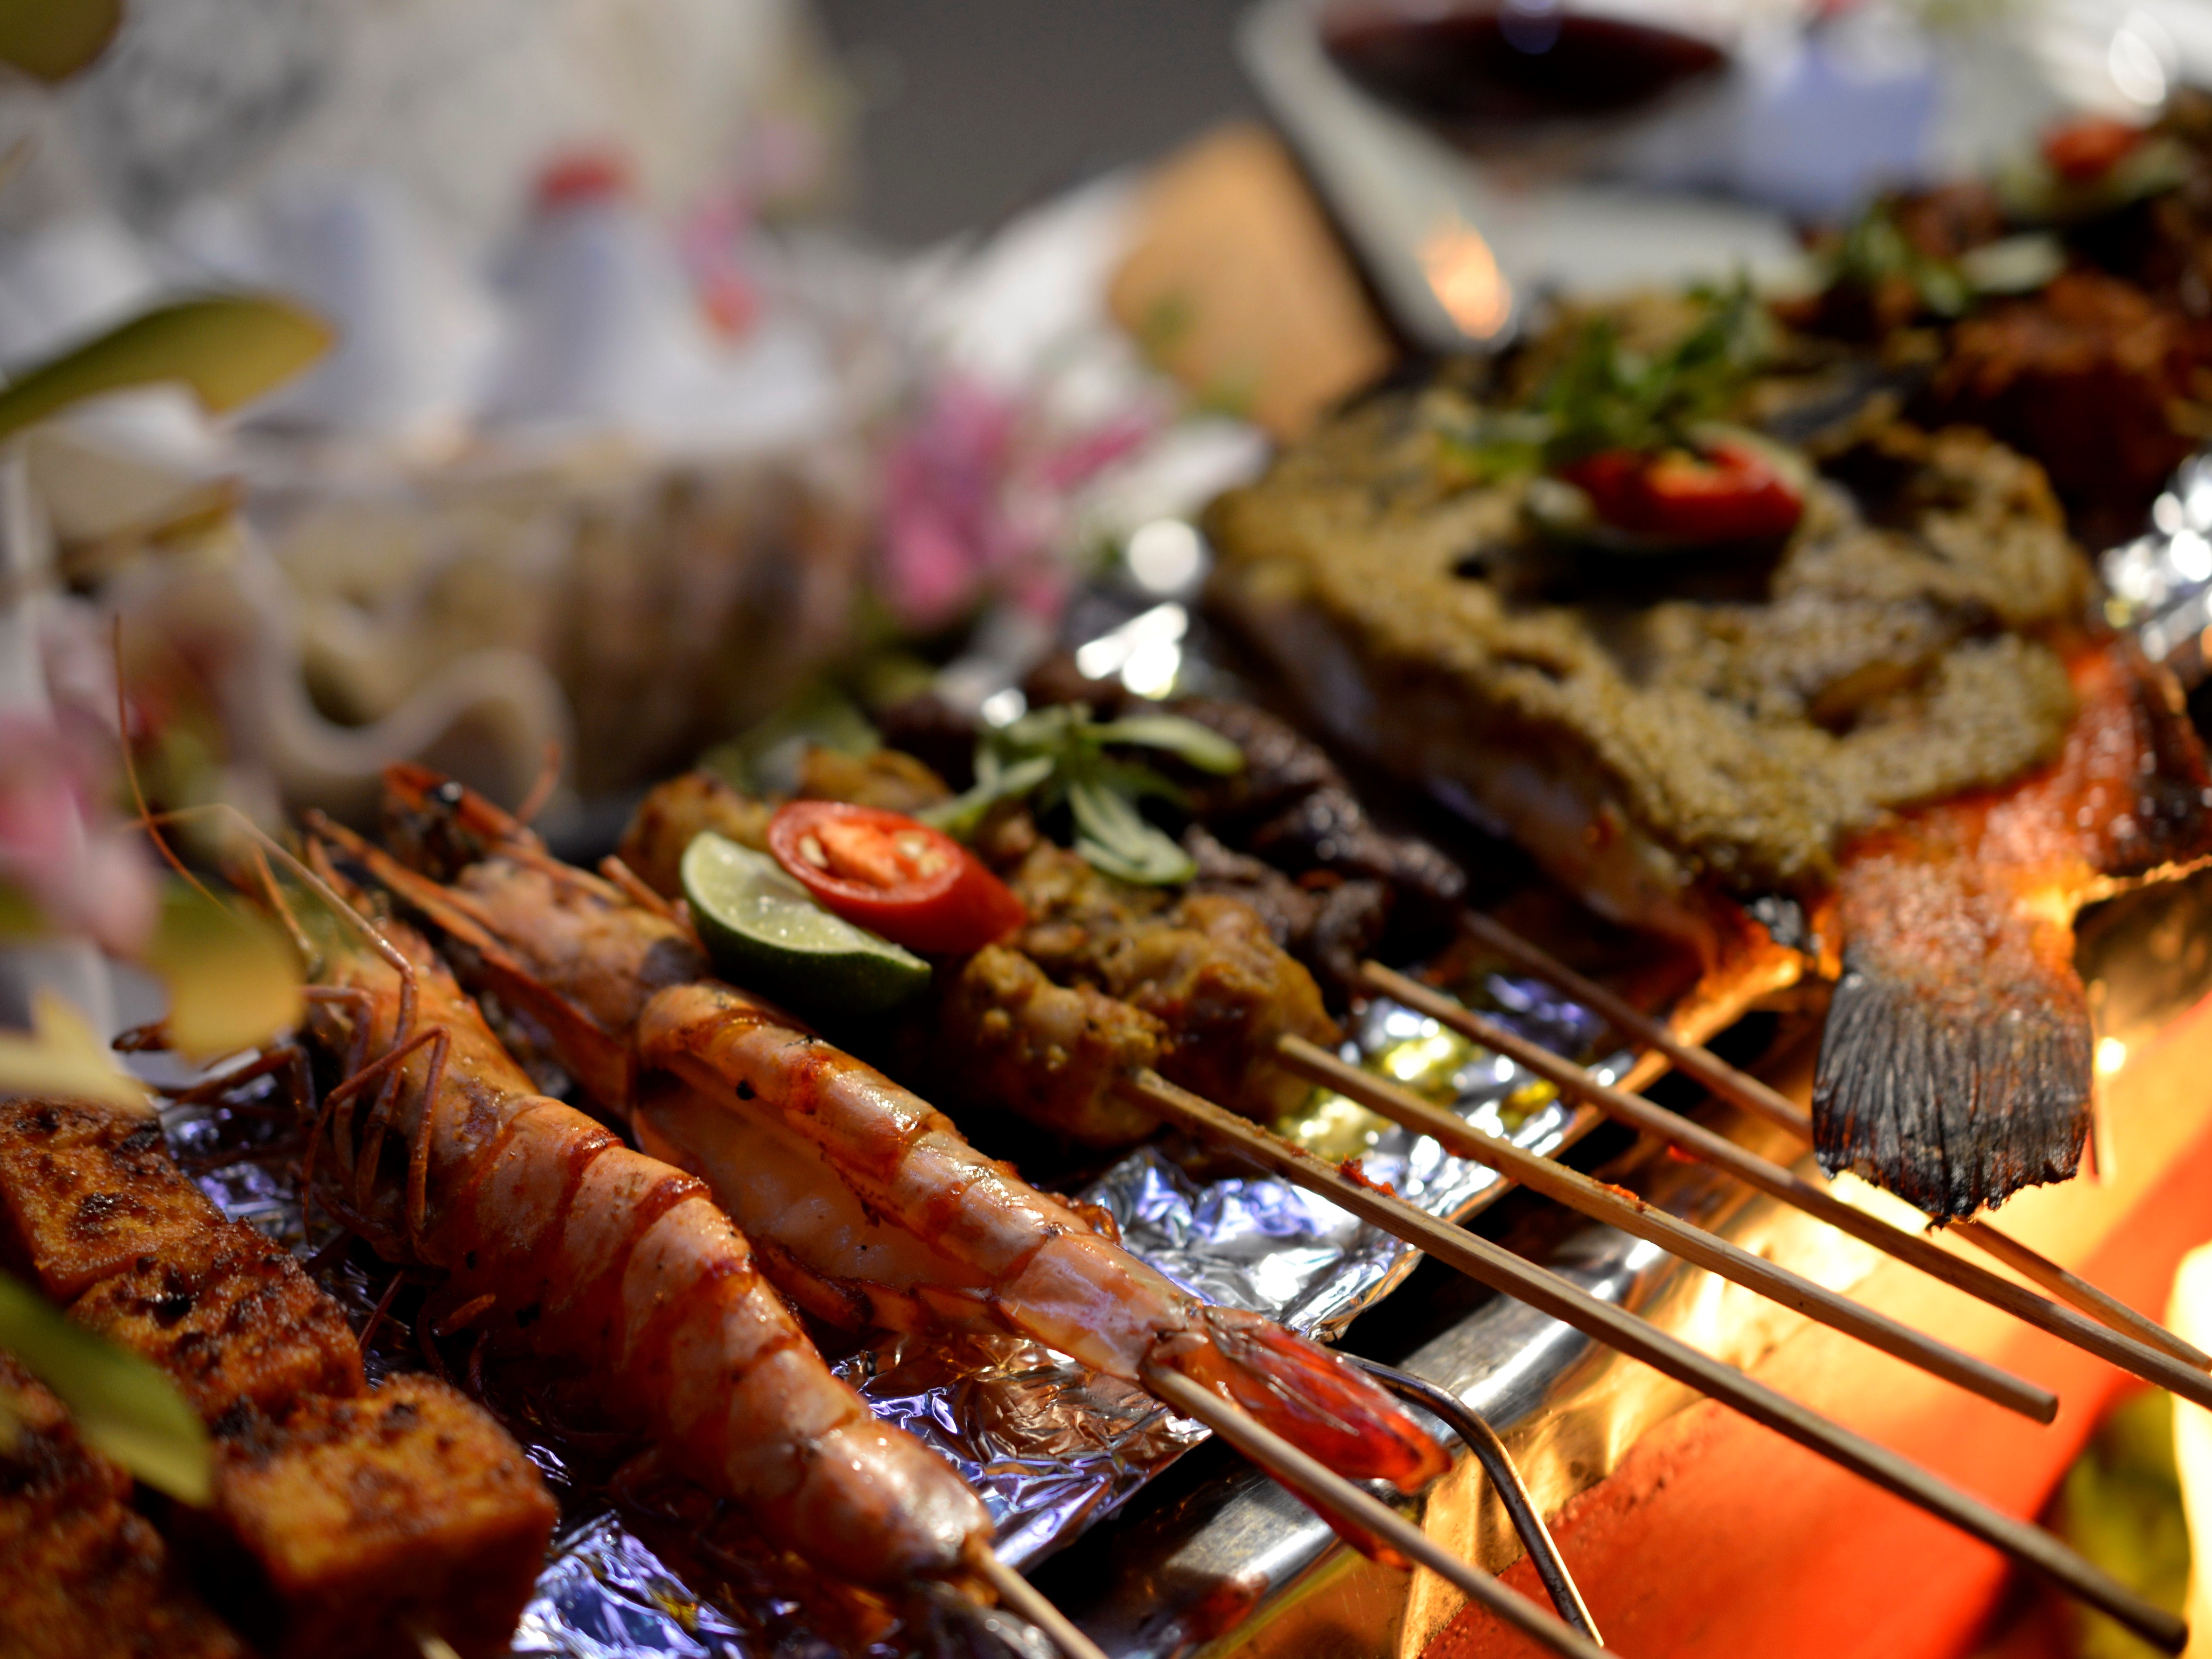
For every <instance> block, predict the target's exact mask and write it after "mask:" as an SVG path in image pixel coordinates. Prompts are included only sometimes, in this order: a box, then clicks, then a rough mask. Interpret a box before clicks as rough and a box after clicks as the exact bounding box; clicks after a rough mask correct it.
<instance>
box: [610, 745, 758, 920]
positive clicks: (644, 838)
mask: <svg viewBox="0 0 2212 1659" xmlns="http://www.w3.org/2000/svg"><path fill="white" fill-rule="evenodd" d="M774 816H775V808H774V807H772V806H770V805H769V804H768V803H767V802H766V801H761V800H755V799H753V798H752V797H751V796H750V795H744V794H740V793H738V791H736V790H735V789H732V788H731V787H730V786H729V785H728V784H726V783H725V782H723V781H721V779H720V778H718V777H716V776H714V774H713V773H711V772H686V773H684V774H683V775H680V776H678V777H673V778H671V779H669V780H668V781H667V782H665V783H664V784H661V785H659V787H656V788H655V789H654V790H653V792H652V793H650V794H648V795H647V796H646V798H645V799H644V801H643V802H642V803H641V804H640V805H639V807H638V809H637V812H636V815H635V817H632V818H631V819H630V821H629V828H628V829H625V830H624V831H623V838H622V844H621V846H619V847H618V848H616V849H615V855H616V856H617V858H619V859H621V860H622V861H623V863H624V864H627V865H628V866H629V867H630V868H631V869H632V870H633V871H635V872H636V874H637V878H638V879H639V880H641V881H642V882H643V883H645V884H646V885H647V886H648V887H650V888H652V889H653V891H654V892H656V893H663V894H665V895H667V896H670V897H671V898H673V897H675V896H678V894H680V893H682V892H683V890H684V880H683V877H682V876H681V875H680V874H679V873H678V867H679V866H681V865H682V863H683V861H684V848H687V847H689V846H690V844H691V837H692V836H696V835H697V834H698V833H699V832H700V831H701V830H702V829H712V830H713V831H714V833H715V834H717V835H719V836H726V837H727V838H728V839H729V840H731V841H733V842H738V844H739V845H740V846H744V847H750V848H753V849H754V850H755V851H756V852H762V853H765V852H766V851H768V821H769V818H770V817H774Z"/></svg>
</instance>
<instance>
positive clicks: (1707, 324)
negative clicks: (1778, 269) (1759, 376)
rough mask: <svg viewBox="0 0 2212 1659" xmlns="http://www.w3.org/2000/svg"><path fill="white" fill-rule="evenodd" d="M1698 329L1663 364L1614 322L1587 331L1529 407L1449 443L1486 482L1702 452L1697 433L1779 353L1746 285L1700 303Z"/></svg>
mask: <svg viewBox="0 0 2212 1659" xmlns="http://www.w3.org/2000/svg"><path fill="white" fill-rule="evenodd" d="M1700 297H1701V298H1702V299H1703V300H1704V301H1705V316H1704V317H1703V318H1702V319H1699V323H1698V325H1697V326H1696V327H1694V328H1692V329H1691V330H1690V331H1688V332H1687V333H1686V334H1685V335H1683V336H1682V337H1681V338H1680V339H1679V340H1677V341H1675V343H1674V344H1673V345H1671V346H1669V347H1668V349H1666V350H1664V351H1662V352H1660V353H1658V354H1657V355H1656V356H1645V355H1644V354H1643V353H1641V352H1636V351H1632V350H1630V349H1628V348H1627V347H1626V346H1625V345H1623V344H1622V343H1621V339H1620V326H1619V325H1618V324H1617V323H1616V322H1614V320H1613V319H1611V318H1608V317H1600V318H1595V319H1592V320H1591V321H1590V322H1589V323H1587V324H1585V325H1583V329H1582V331H1580V333H1579V334H1577V336H1576V337H1575V339H1574V341H1573V343H1571V345H1570V346H1569V347H1568V349H1567V353H1566V356H1565V361H1563V362H1561V363H1560V365H1559V368H1558V369H1557V370H1556V371H1554V372H1553V374H1552V376H1551V378H1550V379H1549V380H1547V381H1546V383H1545V384H1544V386H1543V387H1542V388H1541V390H1540V391H1539V392H1537V394H1536V396H1535V398H1534V399H1533V400H1532V401H1531V403H1530V404H1529V405H1528V406H1527V407H1524V408H1522V409H1517V410H1484V411H1482V412H1480V414H1479V415H1478V416H1477V419H1476V422H1475V425H1474V428H1473V429H1471V430H1468V431H1463V432H1461V433H1458V434H1455V435H1452V436H1450V437H1449V438H1448V439H1447V440H1446V442H1447V444H1448V446H1449V453H1450V458H1451V459H1452V461H1453V462H1454V463H1455V465H1456V466H1458V467H1459V468H1460V469H1461V470H1462V471H1467V472H1468V473H1470V474H1471V475H1472V476H1473V477H1474V481H1475V482H1477V483H1492V482H1495V481H1497V480H1498V479H1501V478H1507V477H1517V476H1521V475H1524V474H1528V473H1533V472H1549V471H1558V470H1559V468H1561V467H1565V466H1571V465H1573V464H1574V463H1575V462H1577V461H1579V460H1583V459H1587V458H1589V456H1592V455H1595V454H1598V453H1602V452H1604V451H1606V450H1613V449H1628V450H1634V451H1636V452H1638V453H1644V454H1652V453H1658V452H1660V451H1662V450H1668V449H1694V448H1695V447H1697V446H1696V443H1695V441H1694V437H1693V429H1694V428H1696V427H1697V426H1699V424H1700V423H1702V422H1707V421H1711V420H1713V419H1715V418H1716V417H1717V416H1720V415H1721V414H1722V413H1723V412H1724V411H1725V410H1727V409H1728V407H1729V404H1731V403H1732V402H1734V401H1735V398H1736V397H1737V396H1738V395H1739V394H1740V393H1741V392H1742V391H1743V389H1744V387H1745V386H1747V384H1748V383H1749V381H1750V380H1751V378H1752V376H1753V374H1756V373H1758V371H1759V366H1760V365H1761V364H1762V363H1764V362H1765V361H1766V357H1767V355H1768V351H1769V339H1768V333H1769V325H1768V321H1767V318H1766V313H1765V310H1764V308H1763V307H1760V305H1759V302H1758V301H1757V300H1756V299H1755V298H1753V295H1752V292H1751V287H1750V284H1749V283H1747V282H1743V281H1738V282H1737V283H1735V286H1733V287H1732V288H1730V289H1727V290H1725V291H1724V292H1721V293H1717V294H1707V295H1702V296H1700Z"/></svg>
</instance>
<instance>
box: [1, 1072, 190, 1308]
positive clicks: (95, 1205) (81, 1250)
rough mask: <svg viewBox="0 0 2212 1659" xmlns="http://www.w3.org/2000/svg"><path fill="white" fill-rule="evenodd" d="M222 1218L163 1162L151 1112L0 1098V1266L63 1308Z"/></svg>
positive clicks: (179, 1172)
mask: <svg viewBox="0 0 2212 1659" xmlns="http://www.w3.org/2000/svg"><path fill="white" fill-rule="evenodd" d="M221 1221H222V1212H221V1211H220V1210H218V1209H217V1208H216V1206H215V1203H214V1201H213V1200H210V1198H209V1197H208V1196H207V1194H204V1193H203V1192H202V1191H200V1189H199V1188H197V1187H195V1186H194V1185H193V1184H192V1183H191V1182H190V1181H188V1180H187V1179H185V1174H184V1171H183V1170H179V1169H178V1168H177V1166H176V1164H175V1162H174V1161H173V1159H172V1158H170V1157H169V1149H168V1146H167V1142H166V1141H164V1140H163V1139H162V1138H161V1121H160V1120H159V1119H158V1118H155V1117H154V1116H153V1115H150V1114H149V1115H137V1114H134V1113H129V1112H118V1111H117V1110H116V1109H114V1108H112V1107H106V1106H84V1105H79V1104H76V1103H71V1102H68V1101H56V1100H28V1099H17V1100H9V1101H5V1102H0V1261H4V1262H5V1263H6V1265H8V1266H9V1267H15V1268H16V1269H18V1270H20V1271H24V1272H27V1273H30V1274H31V1275H32V1276H33V1277H35V1278H36V1279H38V1281H39V1282H40V1285H43V1286H44V1287H45V1289H46V1294H47V1295H48V1296H50V1297H53V1299H54V1300H55V1301H57V1302H72V1301H75V1300H76V1298H77V1297H79V1296H82V1294H83V1293H84V1292H85V1291H86V1290H88V1289H89V1288H90V1287H91V1286H92V1285H94V1283H96V1282H97V1281H99V1280H100V1279H106V1278H110V1277H112V1275H114V1274H116V1273H122V1272H124V1271H125V1270H126V1269H127V1268H129V1267H131V1266H133V1265H134V1264H135V1263H136V1262H137V1260H138V1258H139V1257H141V1256H161V1255H167V1254H168V1253H169V1252H171V1251H173V1250H175V1249H180V1248H183V1247H185V1246H188V1245H189V1244H190V1243H191V1242H192V1240H194V1239H195V1238H197V1237H198V1236H199V1235H200V1234H201V1233H202V1232H203V1231H205V1230H206V1229H207V1228H209V1227H210V1226H212V1225H216V1224H217V1223H219V1222H221Z"/></svg>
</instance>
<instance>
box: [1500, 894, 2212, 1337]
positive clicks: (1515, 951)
mask: <svg viewBox="0 0 2212 1659" xmlns="http://www.w3.org/2000/svg"><path fill="white" fill-rule="evenodd" d="M1461 921H1462V925H1463V926H1464V927H1465V928H1466V929H1467V932H1468V933H1469V934H1470V935H1471V936H1472V937H1473V938H1474V939H1476V940H1478V941H1479V942H1480V943H1481V944H1483V945H1487V946H1488V947H1489V948H1491V949H1492V950H1494V951H1497V952H1498V954H1499V955H1500V956H1502V957H1505V958H1506V959H1507V960H1508V961H1510V962H1511V963H1513V964H1514V966H1516V967H1517V968H1519V969H1522V970H1523V971H1525V972H1528V973H1531V974H1534V975H1535V976H1536V977H1537V978H1539V979H1541V980H1546V981H1549V982H1550V983H1551V984H1553V986H1555V987H1558V988H1559V989H1560V990H1562V991H1565V993H1566V994H1568V995H1569V996H1571V997H1572V998H1573V999H1574V1000H1576V1001H1577V1002H1579V1003H1581V1004H1582V1005H1583V1007H1585V1008H1588V1009H1589V1011H1590V1012H1592V1013H1595V1014H1597V1015H1599V1016H1600V1017H1601V1018H1603V1019H1605V1020H1606V1021H1607V1023H1608V1024H1611V1025H1612V1027H1613V1030H1615V1031H1617V1032H1619V1033H1620V1035H1621V1036H1625V1037H1627V1038H1630V1039H1632V1041H1634V1042H1640V1043H1642V1044H1644V1047H1645V1048H1647V1049H1648V1050H1650V1051H1653V1052H1656V1053H1657V1054H1663V1055H1664V1056H1666V1058H1667V1059H1668V1060H1669V1061H1671V1062H1672V1063H1673V1064H1674V1066H1677V1067H1679V1068H1680V1070H1681V1072H1682V1073H1684V1075H1686V1076H1687V1077H1691V1078H1694V1079H1696V1080H1697V1081H1698V1082H1699V1083H1701V1084H1703V1085H1705V1087H1706V1088H1708V1089H1711V1091H1713V1092H1714V1093H1715V1094H1717V1095H1718V1096H1720V1097H1722V1098H1723V1100H1726V1101H1729V1102H1730V1103H1733V1104H1735V1105H1737V1106H1741V1107H1742V1108H1743V1109H1745V1110H1746V1111H1747V1112H1750V1113H1753V1115H1757V1116H1759V1117H1760V1118H1763V1119H1765V1121H1767V1122H1769V1123H1771V1124H1773V1125H1774V1126H1775V1127H1777V1128H1778V1129H1781V1130H1782V1131H1784V1133H1787V1134H1790V1135H1793V1136H1795V1137H1796V1139H1799V1140H1802V1141H1804V1142H1805V1143H1806V1144H1807V1145H1808V1146H1810V1145H1811V1144H1812V1140H1813V1120H1812V1117H1811V1115H1809V1114H1808V1113H1807V1112H1806V1111H1805V1110H1804V1109H1802V1108H1801V1107H1800V1106H1798V1105H1797V1103H1796V1102H1795V1101H1792V1100H1790V1099H1789V1098H1788V1097H1785V1096H1784V1095H1783V1094H1781V1093H1780V1092H1779V1091H1777V1090H1775V1089H1773V1088H1772V1087H1771V1086H1769V1085H1767V1084H1765V1083H1763V1082H1761V1081H1760V1080H1759V1079H1757V1078H1755V1077H1753V1076H1752V1075H1751V1074H1750V1073H1748V1072H1744V1071H1741V1070H1739V1069H1738V1068H1736V1067H1735V1066H1731V1065H1729V1063H1728V1062H1727V1061H1726V1060H1723V1059H1722V1058H1721V1057H1720V1056H1719V1055H1718V1054H1715V1053H1713V1051H1712V1050H1711V1049H1710V1048H1705V1047H1704V1046H1703V1045H1702V1044H1699V1043H1694V1042H1684V1041H1683V1040H1682V1039H1681V1038H1680V1037H1679V1036H1676V1035H1675V1034H1674V1032H1673V1031H1672V1030H1669V1029H1668V1026H1667V1024H1666V1023H1665V1022H1664V1021H1663V1020H1657V1019H1654V1018H1652V1017H1651V1016H1650V1015H1649V1014H1647V1013H1645V1012H1644V1011H1643V1010H1642V1009H1640V1008H1638V1007H1637V1006H1635V1004H1633V1003H1632V1002H1630V1001H1629V1000H1627V999H1626V998H1625V997H1622V996H1620V994H1617V993H1615V992H1613V991H1611V990H1608V989H1607V987H1604V986H1602V985H1600V984H1598V983H1596V982H1595V981H1592V980H1590V979H1589V978H1587V977H1586V976H1584V975H1581V974H1578V973H1577V972H1576V971H1575V970H1574V969H1571V968H1570V967H1568V966H1567V965H1566V963H1563V962H1561V961H1560V960H1559V958H1558V957H1554V956H1553V955H1552V953H1551V952H1550V951H1547V950H1545V949H1544V948H1543V947H1542V946H1541V945H1536V944H1534V942H1532V941H1530V940H1528V939H1523V938H1522V936H1521V935H1520V934H1518V933H1515V932H1514V931H1513V930H1512V929H1511V928H1510V927H1505V926H1504V924H1503V923H1501V922H1499V921H1497V920H1495V919H1494V918H1492V917H1490V916H1486V915H1483V914H1482V913H1481V912H1480V911H1479V910H1474V909H1468V910H1464V911H1462V913H1461ZM1945 1230H1946V1231H1948V1232H1951V1233H1952V1234H1954V1235H1955V1236H1956V1237H1960V1238H1963V1239H1965V1240H1966V1242H1967V1243H1970V1244H1972V1245H1974V1246H1976V1247H1977V1248H1978V1249H1982V1250H1984V1251H1985V1252H1986V1253H1987V1254H1989V1255H1993V1256H1995V1257H1996V1259H1997V1260H1998V1261H2002V1262H2003V1263H2004V1264H2005V1266H2007V1267H2010V1268H2011V1269H2012V1270H2013V1271H2014V1272H2015V1273H2019V1274H2021V1276H2022V1277H2023V1278H2026V1279H2031V1280H2033V1282H2035V1283H2036V1284H2038V1285H2042V1286H2043V1288H2044V1289H2045V1290H2046V1291H2050V1292H2051V1294H2052V1295H2053V1296H2055V1297H2058V1298H2059V1299H2060V1300H2061V1301H2063V1302H2066V1303H2069V1304H2071V1305H2072V1306H2074V1307H2075V1308H2077V1309H2079V1310H2081V1312H2083V1313H2085V1314H2087V1315H2088V1316H2090V1317H2091V1318H2092V1319H2095V1320H2099V1321H2100V1322H2103V1323H2105V1324H2106V1325H2109V1326H2111V1327H2112V1328H2113V1329H2115V1330H2117V1331H2121V1332H2124V1333H2125V1334H2128V1335H2130V1336H2132V1337H2134V1338H2135V1339H2136V1340H2138V1341H2141V1342H2147V1343H2148V1344H2149V1345H2150V1346H2153V1347H2154V1348H2160V1349H2163V1350H2164V1351H2165V1352H2167V1353H2170V1354H2172V1356H2173V1357H2174V1358H2177V1359H2180V1360H2183V1361H2185V1362H2186V1363H2188V1364H2191V1365H2194V1366H2196V1367H2197V1369H2198V1370H2212V1354H2207V1353H2206V1352H2204V1351H2203V1349H2201V1348H2198V1347H2197V1346H2194V1345H2192V1344H2191V1343H2189V1342H2185V1341H2184V1340H2182V1339H2181V1338H2180V1337H2179V1336H2177V1335H2175V1334H2173V1333H2172V1331H2170V1330H2168V1329H2166V1327H2165V1326H2163V1325H2161V1324H2160V1323H2159V1322H2157V1321H2156V1320H2154V1319H2150V1318H2147V1317H2146V1316H2143V1315H2142V1314H2140V1313H2138V1312H2136V1310H2134V1309H2133V1308H2130V1307H2129V1306H2128V1305H2127V1304H2125V1303H2124V1302H2122V1301H2120V1300H2119V1299H2118V1297H2113V1296H2111V1295H2109V1294H2107V1293H2106V1291H2101V1290H2099V1289H2098V1288H2097V1287H2096V1286H2095V1285H2092V1284H2090V1283H2089V1282H2088V1281H2087V1279H2081V1278H2078V1277H2077V1276H2075V1274H2073V1273H2069V1272H2068V1271H2067V1270H2066V1269H2065V1268H2063V1267H2060V1266H2059V1265H2058V1264H2057V1262H2055V1261H2051V1259H2050V1258H2049V1257H2048V1256H2045V1255H2041V1254H2039V1252H2037V1251H2035V1250H2032V1249H2029V1248H2028V1247H2027V1245H2025V1244H2023V1243H2021V1242H2020V1241H2019V1240H2018V1239H2016V1238H2014V1237H2012V1236H2011V1235H2010V1234H2008V1233H2006V1232H2004V1231H2002V1230H2001V1229H1999V1228H1997V1227H1996V1226H1994V1225H1991V1224H1990V1223H1989V1222H1987V1221H1984V1220H1981V1219H1978V1218H1970V1219H1967V1220H1965V1221H1954V1222H1950V1223H1948V1224H1947V1225H1946V1229H1945Z"/></svg>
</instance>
